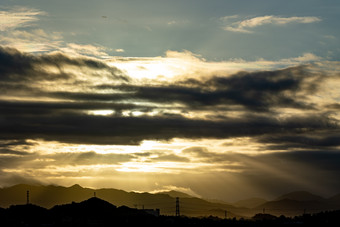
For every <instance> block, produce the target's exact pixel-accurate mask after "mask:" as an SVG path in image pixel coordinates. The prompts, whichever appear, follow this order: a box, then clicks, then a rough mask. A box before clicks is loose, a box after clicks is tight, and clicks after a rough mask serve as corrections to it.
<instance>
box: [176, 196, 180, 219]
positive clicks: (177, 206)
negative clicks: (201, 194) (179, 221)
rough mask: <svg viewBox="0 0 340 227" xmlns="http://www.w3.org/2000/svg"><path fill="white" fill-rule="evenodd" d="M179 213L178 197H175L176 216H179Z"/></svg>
mask: <svg viewBox="0 0 340 227" xmlns="http://www.w3.org/2000/svg"><path fill="white" fill-rule="evenodd" d="M179 216H180V213H179V198H178V197H176V217H179Z"/></svg>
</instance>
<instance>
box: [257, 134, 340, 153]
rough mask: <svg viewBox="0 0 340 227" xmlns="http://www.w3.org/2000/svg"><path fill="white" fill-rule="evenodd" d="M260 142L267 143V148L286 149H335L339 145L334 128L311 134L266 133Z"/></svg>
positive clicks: (339, 137)
mask: <svg viewBox="0 0 340 227" xmlns="http://www.w3.org/2000/svg"><path fill="white" fill-rule="evenodd" d="M259 141H260V142H262V143H266V144H272V145H268V146H267V148H268V149H275V150H288V149H292V148H307V149H320V148H323V147H324V148H328V149H332V148H333V149H337V146H340V131H339V130H334V131H329V132H327V133H325V132H320V133H318V132H314V133H313V134H312V135H308V134H307V135H304V134H293V133H291V134H283V135H280V134H279V135H273V136H270V135H267V136H263V137H262V138H261V139H259Z"/></svg>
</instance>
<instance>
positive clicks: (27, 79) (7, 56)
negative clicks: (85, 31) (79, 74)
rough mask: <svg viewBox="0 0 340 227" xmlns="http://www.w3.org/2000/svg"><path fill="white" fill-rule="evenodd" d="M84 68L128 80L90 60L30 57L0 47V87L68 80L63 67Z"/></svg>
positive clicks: (121, 74) (116, 71) (110, 68)
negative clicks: (101, 70)
mask: <svg viewBox="0 0 340 227" xmlns="http://www.w3.org/2000/svg"><path fill="white" fill-rule="evenodd" d="M67 65H68V66H77V67H86V68H89V69H93V70H99V69H103V70H106V71H108V72H110V73H111V75H112V78H114V79H119V80H124V81H127V80H128V78H127V77H126V76H124V75H123V73H122V72H121V71H120V70H118V69H117V68H114V67H109V66H108V65H106V64H104V63H102V62H100V61H96V60H91V59H86V58H80V57H79V58H70V57H68V56H66V55H63V54H60V53H59V54H50V55H38V56H36V55H31V54H24V53H21V52H19V51H17V50H15V49H12V48H3V47H1V46H0V83H1V84H0V85H3V83H18V84H14V85H13V86H19V88H20V85H21V86H24V85H25V83H34V82H36V81H38V80H54V81H55V80H61V79H64V80H65V79H69V78H71V76H72V75H70V74H67V73H65V72H64V70H63V67H65V66H67ZM46 66H54V67H56V68H57V69H59V72H58V73H48V72H46V71H45V70H44V67H46ZM26 85H27V84H26Z"/></svg>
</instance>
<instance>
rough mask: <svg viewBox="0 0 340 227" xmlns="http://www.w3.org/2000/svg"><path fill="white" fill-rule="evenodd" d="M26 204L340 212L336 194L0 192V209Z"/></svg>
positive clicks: (192, 212) (192, 211)
mask: <svg viewBox="0 0 340 227" xmlns="http://www.w3.org/2000/svg"><path fill="white" fill-rule="evenodd" d="M27 191H29V202H30V203H31V204H35V205H38V206H41V207H45V208H48V209H50V208H52V207H54V206H55V205H61V204H70V203H71V204H72V202H74V203H79V202H81V201H85V200H88V199H89V198H92V197H94V196H96V197H98V198H100V199H103V200H105V201H107V202H109V203H111V204H114V205H115V206H117V207H120V206H126V207H130V208H138V209H160V213H161V214H163V215H175V211H176V199H175V198H176V197H179V201H180V213H181V215H186V216H210V215H212V216H217V217H221V218H224V217H225V215H227V217H228V218H233V217H236V218H240V217H252V216H254V215H255V214H257V213H263V212H264V213H268V214H273V215H278V216H279V215H282V214H283V215H286V216H296V215H301V214H303V213H317V212H320V211H325V210H340V194H338V195H335V196H333V197H331V198H328V199H325V198H322V197H321V196H318V195H313V194H311V193H309V192H303V191H298V192H291V193H288V194H285V195H281V196H279V197H278V198H276V199H274V200H272V201H266V200H264V199H261V198H251V199H246V200H241V201H238V202H236V203H233V204H228V203H225V202H217V201H208V200H205V199H202V198H197V197H192V196H190V195H187V194H185V193H182V192H177V191H168V192H161V193H156V194H151V193H146V192H145V193H137V192H126V191H123V190H118V189H111V188H110V189H90V188H83V187H81V186H80V185H77V184H76V185H73V186H71V187H62V186H54V185H49V186H42V185H25V184H19V185H14V186H11V187H6V188H1V189H0V207H3V208H6V207H9V206H10V205H17V204H26V202H27V201H26V200H27V194H26V193H27Z"/></svg>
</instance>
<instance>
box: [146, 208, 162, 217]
mask: <svg viewBox="0 0 340 227" xmlns="http://www.w3.org/2000/svg"><path fill="white" fill-rule="evenodd" d="M144 211H145V212H146V213H148V214H151V215H153V216H155V217H159V215H160V211H159V209H144Z"/></svg>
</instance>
